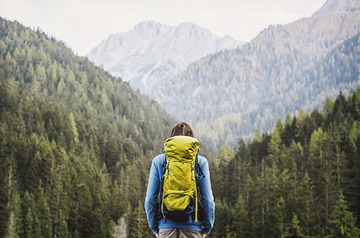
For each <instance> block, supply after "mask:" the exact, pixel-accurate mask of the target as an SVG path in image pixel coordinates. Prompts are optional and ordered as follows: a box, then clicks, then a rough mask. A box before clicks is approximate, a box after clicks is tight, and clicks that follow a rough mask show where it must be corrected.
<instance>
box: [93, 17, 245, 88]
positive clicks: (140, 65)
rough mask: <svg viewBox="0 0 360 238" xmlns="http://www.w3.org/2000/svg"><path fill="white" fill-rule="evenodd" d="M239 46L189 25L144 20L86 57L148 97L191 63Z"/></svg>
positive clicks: (225, 38) (230, 38)
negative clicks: (163, 23)
mask: <svg viewBox="0 0 360 238" xmlns="http://www.w3.org/2000/svg"><path fill="white" fill-rule="evenodd" d="M240 45H242V43H241V42H239V41H237V40H235V39H233V38H232V37H230V36H225V37H218V36H216V35H214V34H212V33H211V32H210V31H209V30H207V29H204V28H202V27H200V26H197V25H195V24H192V23H189V22H185V23H182V24H180V25H178V26H176V27H171V26H168V25H162V24H160V23H158V22H154V21H145V22H141V23H139V24H137V25H136V26H135V27H134V29H132V30H131V31H128V32H125V33H116V34H112V35H110V36H109V37H108V38H107V39H105V40H104V41H103V42H102V43H101V44H100V45H99V46H97V47H95V48H94V49H92V50H91V52H90V53H89V54H87V57H88V58H89V59H90V60H91V61H92V62H94V63H95V64H96V65H99V66H102V67H103V68H104V69H105V70H107V71H108V72H109V73H110V74H112V75H115V76H120V77H121V78H122V79H124V80H125V81H129V83H130V85H132V86H133V87H135V88H138V89H140V91H142V92H143V93H145V94H147V95H149V94H151V91H152V90H155V89H156V87H157V85H158V84H162V83H164V82H165V81H166V80H167V79H169V78H172V77H173V76H175V74H177V73H178V72H180V71H182V70H185V69H186V68H187V66H188V65H189V64H190V63H193V62H195V61H196V60H198V59H200V58H202V57H204V56H206V55H208V54H211V53H215V52H218V51H221V50H224V49H230V48H236V47H239V46H240Z"/></svg>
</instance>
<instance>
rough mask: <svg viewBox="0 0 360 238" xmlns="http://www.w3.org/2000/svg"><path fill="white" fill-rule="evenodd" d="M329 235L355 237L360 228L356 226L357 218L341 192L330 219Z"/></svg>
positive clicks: (358, 233) (357, 235)
mask: <svg viewBox="0 0 360 238" xmlns="http://www.w3.org/2000/svg"><path fill="white" fill-rule="evenodd" d="M328 229H329V235H328V236H327V237H329V238H330V237H331V238H332V237H334V238H335V237H339V238H355V237H359V235H360V230H359V228H358V227H357V226H356V219H355V217H354V215H353V214H352V212H350V211H349V210H348V204H347V202H346V201H345V198H344V196H343V195H342V194H341V193H340V195H339V197H338V200H337V201H336V204H335V206H334V209H333V211H332V213H331V215H330V219H329V226H328Z"/></svg>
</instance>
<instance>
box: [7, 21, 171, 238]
mask: <svg viewBox="0 0 360 238" xmlns="http://www.w3.org/2000/svg"><path fill="white" fill-rule="evenodd" d="M172 124H173V121H172V119H171V118H170V117H169V116H168V115H167V114H166V113H165V112H164V111H163V109H161V108H160V106H159V105H158V104H157V103H155V102H154V101H150V100H148V99H147V98H145V97H144V96H142V95H140V94H139V93H138V92H134V91H133V90H132V89H131V88H130V86H129V85H128V84H127V83H125V82H123V81H122V80H121V79H120V78H114V77H111V76H110V75H109V74H107V73H106V72H105V71H103V70H102V69H100V68H98V67H95V66H94V65H93V64H92V63H90V62H89V60H88V59H86V58H82V57H77V56H75V55H74V54H73V53H72V51H71V50H70V49H69V48H67V47H66V46H65V45H64V43H62V42H58V41H56V40H55V39H53V38H49V37H48V36H47V35H46V34H44V33H43V32H41V31H40V30H37V31H33V30H31V29H29V28H26V27H23V26H22V25H20V24H19V23H17V22H10V21H6V20H4V19H2V18H0V237H29V238H30V237H65V238H66V237H110V236H111V235H110V233H111V232H110V230H111V228H110V224H112V223H113V222H117V221H118V220H119V218H121V217H128V218H129V219H130V218H131V217H133V216H130V215H129V213H131V212H133V211H136V212H137V213H136V216H135V217H137V220H136V221H133V222H130V223H129V226H130V227H131V228H129V230H131V229H133V228H132V227H135V228H134V229H137V230H138V231H145V230H146V229H139V227H140V226H145V225H146V227H147V223H146V222H144V219H145V216H144V211H143V206H142V204H140V202H142V201H143V200H144V197H145V191H146V189H145V186H146V183H147V178H148V169H149V167H150V161H151V159H152V158H153V156H154V155H155V154H157V153H161V151H162V143H163V141H164V140H165V138H166V137H167V136H168V132H169V131H170V126H171V125H172ZM139 204H140V205H139ZM140 218H141V219H140ZM139 219H140V220H139ZM145 221H146V220H145ZM146 232H148V233H146ZM146 232H145V233H144V234H140V236H143V235H144V236H148V234H149V231H148V230H146Z"/></svg>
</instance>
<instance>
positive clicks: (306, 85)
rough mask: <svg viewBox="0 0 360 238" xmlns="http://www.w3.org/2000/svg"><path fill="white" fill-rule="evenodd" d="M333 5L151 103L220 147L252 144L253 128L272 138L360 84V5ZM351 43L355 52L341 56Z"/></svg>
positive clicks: (167, 88)
mask: <svg viewBox="0 0 360 238" xmlns="http://www.w3.org/2000/svg"><path fill="white" fill-rule="evenodd" d="M331 2H332V1H328V2H327V3H326V4H325V5H324V8H326V10H323V11H322V10H321V9H320V10H319V11H318V12H317V13H316V14H314V15H313V16H312V17H309V18H305V19H301V20H298V21H296V22H293V23H290V24H287V25H277V26H270V27H268V28H267V29H265V30H263V31H262V32H261V33H260V34H259V35H258V36H257V37H256V38H255V39H254V40H253V41H251V42H249V43H248V44H245V45H244V46H242V47H241V48H239V49H236V50H229V51H224V52H221V53H217V54H214V55H209V56H207V57H205V58H203V59H201V60H199V61H198V62H195V63H193V64H192V65H190V66H189V67H188V69H187V70H186V71H184V72H182V73H181V74H179V75H178V76H177V77H175V78H172V79H171V80H168V81H167V82H166V83H165V84H162V85H159V87H158V89H157V90H156V91H154V92H153V93H154V95H153V98H155V99H156V100H157V101H159V102H160V104H162V105H163V106H164V107H165V109H166V110H167V111H168V112H169V113H170V114H171V115H173V116H174V117H177V118H183V119H186V120H189V121H191V122H192V123H193V124H194V126H195V127H196V128H197V129H198V131H199V133H198V135H199V137H200V138H201V139H202V140H203V141H207V142H211V143H212V144H215V145H221V144H223V143H232V142H233V141H235V140H236V139H238V138H241V137H242V138H249V136H251V135H252V134H253V133H254V131H255V128H257V129H260V130H262V131H269V130H270V129H271V128H272V127H273V125H274V123H275V122H276V120H277V119H279V118H284V117H285V115H286V113H291V112H292V113H296V112H297V111H298V110H299V109H300V108H301V107H304V108H305V109H311V108H313V107H316V106H319V105H321V103H322V102H323V101H324V100H325V97H326V96H325V95H329V96H335V95H337V94H338V93H339V91H341V90H342V91H343V92H348V91H349V90H350V89H351V88H354V87H355V86H356V85H357V84H358V83H359V61H358V60H356V59H358V55H359V47H358V38H357V37H355V38H353V39H350V38H351V37H354V36H356V35H357V34H358V33H359V24H358V23H359V22H360V12H359V10H358V9H359V8H358V5H359V3H358V1H347V0H343V1H337V2H336V3H337V4H335V6H332V7H331V8H330V7H328V6H329V4H330V3H331ZM344 6H346V7H344ZM338 9H340V10H338ZM345 10H346V11H345ZM349 39H350V41H351V42H352V43H351V45H352V47H351V49H350V50H349V51H347V52H343V49H344V45H346V44H347V43H346V42H345V41H346V40H349ZM335 72H336V73H335ZM344 72H345V73H344ZM347 72H351V73H347ZM339 76H340V77H339ZM335 78H336V80H335ZM164 92H173V93H171V94H168V93H164ZM184 92H187V93H184ZM334 93H335V94H334Z"/></svg>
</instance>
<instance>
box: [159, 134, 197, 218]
mask: <svg viewBox="0 0 360 238" xmlns="http://www.w3.org/2000/svg"><path fill="white" fill-rule="evenodd" d="M164 150H165V158H166V165H165V168H164V170H165V172H164V175H163V181H162V182H163V190H162V201H161V213H162V215H163V217H164V218H168V219H170V220H172V221H176V222H192V219H195V222H196V221H198V193H197V186H196V174H195V169H196V164H197V155H198V151H199V141H198V140H197V139H195V138H193V137H189V136H174V137H170V138H168V139H167V140H166V141H165V142H164Z"/></svg>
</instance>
